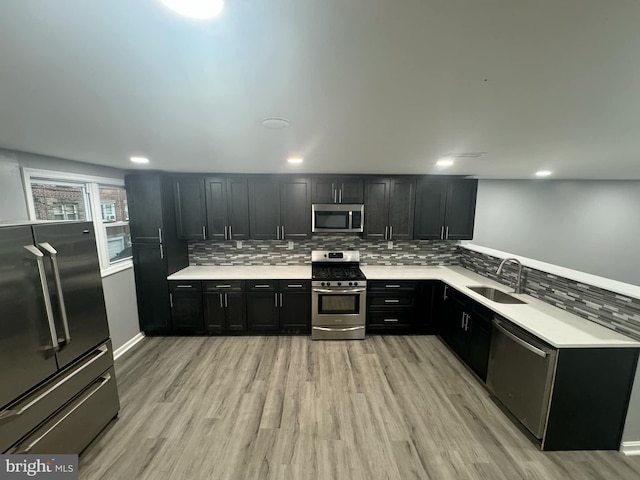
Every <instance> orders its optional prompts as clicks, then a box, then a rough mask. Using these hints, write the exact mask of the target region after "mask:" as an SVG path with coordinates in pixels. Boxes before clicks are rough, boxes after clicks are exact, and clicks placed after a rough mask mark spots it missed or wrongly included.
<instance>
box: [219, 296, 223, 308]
mask: <svg viewBox="0 0 640 480" xmlns="http://www.w3.org/2000/svg"><path fill="white" fill-rule="evenodd" d="M218 295H219V296H220V308H224V305H223V304H222V294H221V293H219V294H218Z"/></svg>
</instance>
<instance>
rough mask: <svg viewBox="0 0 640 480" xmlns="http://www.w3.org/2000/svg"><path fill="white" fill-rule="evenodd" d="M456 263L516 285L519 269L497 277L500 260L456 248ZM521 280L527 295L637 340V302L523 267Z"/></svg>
mask: <svg viewBox="0 0 640 480" xmlns="http://www.w3.org/2000/svg"><path fill="white" fill-rule="evenodd" d="M458 259H459V262H460V265H462V266H463V267H465V268H467V269H469V270H472V271H474V272H476V273H478V274H480V275H482V276H484V277H488V278H491V279H492V280H495V281H497V282H500V283H502V284H508V285H509V286H514V285H515V283H516V278H517V276H518V275H517V273H518V267H517V265H515V264H513V263H508V264H506V265H505V267H504V269H503V272H502V275H500V277H498V275H496V270H497V269H498V265H500V262H501V261H502V260H501V259H499V258H496V257H493V256H491V255H486V254H483V253H479V252H474V251H471V250H467V249H466V248H461V247H459V248H458ZM523 279H524V280H523V284H524V288H525V291H524V293H526V294H527V295H531V296H532V297H536V298H538V299H540V300H542V301H544V302H546V303H549V304H551V305H553V306H555V307H558V308H562V309H563V310H566V311H568V312H571V313H573V314H574V315H578V316H579V317H582V318H586V319H587V320H591V321H592V322H595V323H598V324H600V325H602V326H604V327H607V328H609V329H611V330H615V331H618V332H620V333H622V334H625V335H628V336H629V337H632V338H634V339H636V340H640V300H638V299H635V298H630V297H626V296H624V295H620V294H618V293H615V292H611V291H609V290H604V289H602V288H598V287H594V286H593V285H587V284H584V283H580V282H577V281H575V280H570V279H568V278H564V277H559V276H557V275H552V274H550V273H547V272H543V271H540V270H535V269H533V268H529V267H523Z"/></svg>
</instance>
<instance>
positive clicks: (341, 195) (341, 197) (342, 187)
mask: <svg viewBox="0 0 640 480" xmlns="http://www.w3.org/2000/svg"><path fill="white" fill-rule="evenodd" d="M343 188H344V183H343V184H342V186H341V187H340V201H339V203H342V189H343Z"/></svg>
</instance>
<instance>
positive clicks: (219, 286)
mask: <svg viewBox="0 0 640 480" xmlns="http://www.w3.org/2000/svg"><path fill="white" fill-rule="evenodd" d="M216 288H231V285H229V284H228V283H225V284H224V285H216Z"/></svg>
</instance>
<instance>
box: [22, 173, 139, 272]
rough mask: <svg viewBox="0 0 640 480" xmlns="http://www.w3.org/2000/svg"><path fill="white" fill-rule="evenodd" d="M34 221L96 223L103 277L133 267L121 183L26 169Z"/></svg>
mask: <svg viewBox="0 0 640 480" xmlns="http://www.w3.org/2000/svg"><path fill="white" fill-rule="evenodd" d="M23 173H24V182H25V190H26V191H27V192H29V193H30V195H27V197H28V199H27V200H28V203H29V214H30V217H31V219H33V220H55V221H78V220H93V224H94V227H95V231H96V242H97V245H98V254H99V256H100V265H101V268H102V272H103V275H108V274H109V273H115V272H116V271H119V270H122V269H124V268H129V267H130V266H131V234H130V232H129V208H128V205H127V193H126V191H125V189H124V185H123V182H122V180H117V179H109V178H96V177H89V176H85V175H73V174H64V173H60V172H49V171H44V170H33V169H26V168H25V169H23Z"/></svg>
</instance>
